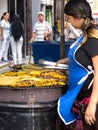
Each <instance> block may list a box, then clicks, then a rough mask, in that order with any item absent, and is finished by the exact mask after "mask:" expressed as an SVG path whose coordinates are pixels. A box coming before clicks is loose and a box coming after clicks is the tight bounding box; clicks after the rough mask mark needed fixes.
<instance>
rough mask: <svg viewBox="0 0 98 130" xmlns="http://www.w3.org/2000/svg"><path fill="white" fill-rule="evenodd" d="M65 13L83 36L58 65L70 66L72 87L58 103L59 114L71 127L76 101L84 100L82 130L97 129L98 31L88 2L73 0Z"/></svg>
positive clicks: (69, 83)
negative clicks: (85, 105)
mask: <svg viewBox="0 0 98 130" xmlns="http://www.w3.org/2000/svg"><path fill="white" fill-rule="evenodd" d="M64 11H65V14H66V15H67V18H68V21H69V22H70V23H71V24H72V25H73V26H74V27H75V28H78V29H81V30H82V31H83V34H82V35H81V36H80V38H79V39H77V40H76V42H75V43H73V44H72V45H71V47H70V50H69V55H68V58H65V59H62V60H60V61H58V62H57V64H56V65H58V64H59V63H67V62H68V64H69V79H68V87H69V88H68V91H67V92H66V94H65V95H63V96H62V97H61V98H60V99H59V101H58V113H59V115H60V117H61V119H62V120H63V121H64V123H65V124H70V123H72V122H74V121H75V120H76V119H77V118H78V113H76V112H75V111H73V106H74V105H75V101H77V100H78V101H79V102H81V101H82V102H83V101H84V100H85V101H86V103H87V107H86V110H85V113H84V115H83V117H84V118H83V119H82V120H83V127H84V128H83V130H98V105H97V104H98V30H96V29H95V26H94V24H93V19H92V12H91V8H90V5H89V4H88V2H87V1H86V0H70V1H69V2H68V3H67V4H66V5H65V10H64Z"/></svg>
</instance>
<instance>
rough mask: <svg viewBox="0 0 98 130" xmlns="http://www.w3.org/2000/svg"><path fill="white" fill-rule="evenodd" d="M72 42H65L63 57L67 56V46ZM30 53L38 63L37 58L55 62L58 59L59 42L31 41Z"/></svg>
mask: <svg viewBox="0 0 98 130" xmlns="http://www.w3.org/2000/svg"><path fill="white" fill-rule="evenodd" d="M71 44H72V42H66V43H65V57H67V56H68V51H69V47H70V45H71ZM32 55H33V57H34V63H35V64H38V62H39V60H48V61H53V62H56V61H58V60H59V59H60V42H59V41H40V42H39V41H38V42H33V43H32Z"/></svg>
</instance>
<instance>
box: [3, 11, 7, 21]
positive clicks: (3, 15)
mask: <svg viewBox="0 0 98 130" xmlns="http://www.w3.org/2000/svg"><path fill="white" fill-rule="evenodd" d="M7 13H8V12H4V13H3V15H2V16H1V20H3V19H4V16H5V15H6V14H7Z"/></svg>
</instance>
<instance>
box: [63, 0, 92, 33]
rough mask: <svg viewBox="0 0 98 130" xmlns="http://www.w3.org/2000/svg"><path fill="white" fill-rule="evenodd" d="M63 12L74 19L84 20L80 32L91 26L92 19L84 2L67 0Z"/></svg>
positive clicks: (89, 9) (87, 4) (84, 0)
mask: <svg viewBox="0 0 98 130" xmlns="http://www.w3.org/2000/svg"><path fill="white" fill-rule="evenodd" d="M64 12H65V14H66V15H71V16H73V17H74V18H83V19H84V20H85V22H84V25H83V26H82V28H81V29H82V30H83V31H84V32H85V31H87V29H88V28H89V27H90V28H92V27H94V25H92V22H91V21H93V17H92V11H91V7H90V5H89V3H88V2H87V1H86V0H69V2H68V3H67V4H66V5H65V9H64Z"/></svg>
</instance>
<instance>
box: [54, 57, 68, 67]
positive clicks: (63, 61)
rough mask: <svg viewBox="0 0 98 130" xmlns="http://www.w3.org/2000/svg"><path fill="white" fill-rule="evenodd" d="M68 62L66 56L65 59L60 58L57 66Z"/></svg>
mask: <svg viewBox="0 0 98 130" xmlns="http://www.w3.org/2000/svg"><path fill="white" fill-rule="evenodd" d="M67 63H68V58H64V59H61V60H58V61H57V62H56V65H55V66H58V65H59V64H67Z"/></svg>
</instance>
